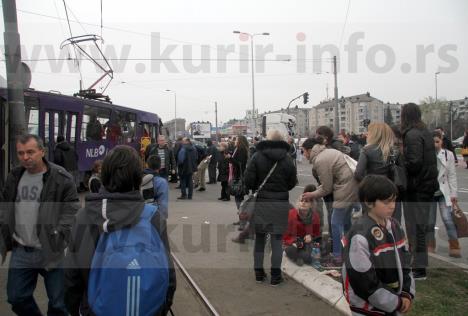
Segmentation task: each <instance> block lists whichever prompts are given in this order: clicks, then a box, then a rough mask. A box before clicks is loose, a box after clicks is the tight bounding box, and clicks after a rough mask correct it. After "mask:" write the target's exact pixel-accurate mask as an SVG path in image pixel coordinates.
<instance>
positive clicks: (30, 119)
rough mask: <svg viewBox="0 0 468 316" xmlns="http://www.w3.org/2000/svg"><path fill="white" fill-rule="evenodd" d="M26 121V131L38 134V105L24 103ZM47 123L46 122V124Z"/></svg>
mask: <svg viewBox="0 0 468 316" xmlns="http://www.w3.org/2000/svg"><path fill="white" fill-rule="evenodd" d="M25 108H26V122H27V123H28V133H29V134H34V135H39V107H38V106H36V105H31V106H30V105H28V104H27V105H26V107H25ZM47 125H48V124H47Z"/></svg>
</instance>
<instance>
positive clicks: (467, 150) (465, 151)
mask: <svg viewBox="0 0 468 316" xmlns="http://www.w3.org/2000/svg"><path fill="white" fill-rule="evenodd" d="M461 155H462V156H468V147H465V148H462V150H461Z"/></svg>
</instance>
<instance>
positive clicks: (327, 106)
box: [309, 93, 399, 134]
mask: <svg viewBox="0 0 468 316" xmlns="http://www.w3.org/2000/svg"><path fill="white" fill-rule="evenodd" d="M338 101H339V113H338V118H339V124H340V130H345V131H346V132H348V133H354V134H361V133H364V132H365V131H366V127H365V126H364V124H363V122H364V120H370V122H383V121H384V113H385V106H384V103H383V102H382V101H381V100H379V99H377V98H374V97H372V96H371V95H370V93H365V94H360V95H355V96H351V97H346V98H345V97H341V99H339V100H338ZM391 109H392V111H395V115H396V111H397V110H396V108H395V109H394V107H393V106H392V107H391ZM398 119H399V113H398ZM323 125H325V126H329V127H330V128H332V129H334V126H335V101H334V100H329V101H324V102H321V103H320V104H318V105H316V106H315V107H313V108H312V109H310V111H309V130H310V131H311V132H312V133H313V132H314V131H315V130H316V129H317V128H318V127H319V126H323Z"/></svg>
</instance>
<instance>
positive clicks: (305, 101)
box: [302, 92, 309, 104]
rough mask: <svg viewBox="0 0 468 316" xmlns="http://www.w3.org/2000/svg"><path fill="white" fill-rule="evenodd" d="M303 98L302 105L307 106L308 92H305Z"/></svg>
mask: <svg viewBox="0 0 468 316" xmlns="http://www.w3.org/2000/svg"><path fill="white" fill-rule="evenodd" d="M302 96H303V97H304V104H307V102H309V92H306V93H304V94H303V95H302Z"/></svg>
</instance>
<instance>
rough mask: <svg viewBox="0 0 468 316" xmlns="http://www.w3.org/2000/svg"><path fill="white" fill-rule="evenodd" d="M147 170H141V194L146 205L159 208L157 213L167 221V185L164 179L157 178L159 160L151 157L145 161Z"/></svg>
mask: <svg viewBox="0 0 468 316" xmlns="http://www.w3.org/2000/svg"><path fill="white" fill-rule="evenodd" d="M146 164H147V166H148V168H146V169H145V170H143V174H144V176H143V181H142V183H141V194H142V195H143V199H144V200H145V202H146V203H152V204H154V205H157V206H159V211H160V212H161V214H162V215H163V216H164V219H167V216H168V206H169V184H168V182H167V180H166V179H164V178H163V177H161V176H159V170H160V168H161V158H160V157H159V156H156V155H153V156H149V158H148V160H147V161H146Z"/></svg>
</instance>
